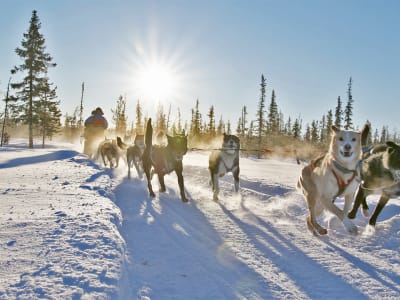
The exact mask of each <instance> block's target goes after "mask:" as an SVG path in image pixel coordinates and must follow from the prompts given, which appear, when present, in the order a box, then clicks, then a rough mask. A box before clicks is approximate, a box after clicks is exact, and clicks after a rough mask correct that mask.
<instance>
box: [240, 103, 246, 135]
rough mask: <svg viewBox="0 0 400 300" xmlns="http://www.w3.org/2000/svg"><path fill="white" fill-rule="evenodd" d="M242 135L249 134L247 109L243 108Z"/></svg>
mask: <svg viewBox="0 0 400 300" xmlns="http://www.w3.org/2000/svg"><path fill="white" fill-rule="evenodd" d="M240 127H241V128H240V129H241V135H242V136H245V135H246V132H247V130H248V129H247V107H246V106H243V108H242V117H241V126H240Z"/></svg>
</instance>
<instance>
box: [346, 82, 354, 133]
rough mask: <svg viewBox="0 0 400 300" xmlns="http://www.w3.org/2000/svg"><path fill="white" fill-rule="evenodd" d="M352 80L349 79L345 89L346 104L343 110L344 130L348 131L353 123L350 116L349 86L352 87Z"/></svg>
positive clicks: (351, 96)
mask: <svg viewBox="0 0 400 300" xmlns="http://www.w3.org/2000/svg"><path fill="white" fill-rule="evenodd" d="M352 83H353V81H352V79H351V77H350V79H349V84H348V88H347V104H346V108H345V109H344V129H346V130H349V129H353V121H352V118H351V117H352V116H353V102H354V100H353V95H352V94H351V86H352Z"/></svg>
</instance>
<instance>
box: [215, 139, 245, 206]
mask: <svg viewBox="0 0 400 300" xmlns="http://www.w3.org/2000/svg"><path fill="white" fill-rule="evenodd" d="M239 150H240V140H239V138H238V137H237V136H235V135H230V134H225V133H224V137H223V141H222V148H221V150H214V151H212V152H211V154H210V157H209V160H208V169H209V170H210V175H211V184H212V191H213V199H214V201H217V200H218V194H219V177H222V176H224V175H225V174H226V173H228V172H232V175H233V179H234V186H235V192H236V193H237V192H238V191H239V172H240V168H239Z"/></svg>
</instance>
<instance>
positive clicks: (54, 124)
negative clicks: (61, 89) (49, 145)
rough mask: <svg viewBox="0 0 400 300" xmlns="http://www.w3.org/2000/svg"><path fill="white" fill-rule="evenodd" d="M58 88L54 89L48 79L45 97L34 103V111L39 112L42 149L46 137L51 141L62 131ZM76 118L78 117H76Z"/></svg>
mask: <svg viewBox="0 0 400 300" xmlns="http://www.w3.org/2000/svg"><path fill="white" fill-rule="evenodd" d="M56 90H57V87H55V88H52V84H51V83H49V82H48V78H46V80H45V82H44V85H43V87H42V91H43V95H41V98H40V100H39V101H35V102H34V111H36V112H37V114H36V116H37V118H38V120H37V122H36V121H35V123H37V124H38V125H39V127H40V131H41V134H42V148H44V146H45V140H46V137H49V138H50V139H51V138H52V137H53V135H54V134H55V133H57V132H59V131H60V127H61V122H60V118H61V111H60V109H59V104H60V101H58V100H57V94H56ZM75 118H76V117H75Z"/></svg>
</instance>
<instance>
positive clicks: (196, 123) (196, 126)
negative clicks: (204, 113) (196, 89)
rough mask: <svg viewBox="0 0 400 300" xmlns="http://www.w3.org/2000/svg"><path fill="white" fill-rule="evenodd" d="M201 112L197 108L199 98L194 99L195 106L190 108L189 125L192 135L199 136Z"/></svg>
mask: <svg viewBox="0 0 400 300" xmlns="http://www.w3.org/2000/svg"><path fill="white" fill-rule="evenodd" d="M201 124H202V120H201V113H200V110H199V99H197V100H196V107H195V109H194V110H192V122H191V126H190V133H191V135H192V136H199V135H200V134H201V126H202V125H201Z"/></svg>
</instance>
